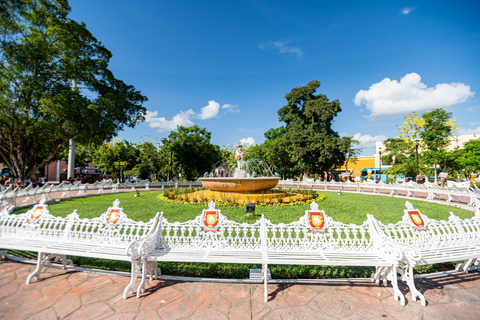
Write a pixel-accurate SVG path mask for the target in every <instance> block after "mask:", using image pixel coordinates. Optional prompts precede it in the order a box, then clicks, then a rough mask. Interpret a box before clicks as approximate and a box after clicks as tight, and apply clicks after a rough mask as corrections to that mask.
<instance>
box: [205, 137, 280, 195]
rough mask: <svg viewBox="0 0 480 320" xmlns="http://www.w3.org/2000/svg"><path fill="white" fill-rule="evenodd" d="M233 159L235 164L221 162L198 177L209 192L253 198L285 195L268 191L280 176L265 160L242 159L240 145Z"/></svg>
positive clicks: (273, 186)
mask: <svg viewBox="0 0 480 320" xmlns="http://www.w3.org/2000/svg"><path fill="white" fill-rule="evenodd" d="M235 159H236V160H237V163H236V164H235V163H228V162H223V163H220V165H219V166H217V167H216V168H215V169H214V170H212V172H210V173H205V176H204V177H203V178H200V180H201V181H202V184H203V186H204V187H205V188H207V189H209V190H210V191H211V192H216V193H222V196H223V197H225V196H227V197H232V196H233V197H235V196H236V197H237V198H238V197H240V198H245V197H248V199H255V198H258V197H264V198H274V197H279V196H285V195H286V194H285V193H281V192H280V193H277V192H271V191H269V190H270V189H273V188H275V186H276V185H277V184H278V182H279V181H280V177H278V176H275V175H274V174H273V173H272V171H271V170H270V168H268V166H267V165H266V164H265V162H263V161H260V160H257V159H250V160H248V161H244V160H243V151H242V148H241V146H240V147H239V148H238V149H237V151H236V153H235Z"/></svg>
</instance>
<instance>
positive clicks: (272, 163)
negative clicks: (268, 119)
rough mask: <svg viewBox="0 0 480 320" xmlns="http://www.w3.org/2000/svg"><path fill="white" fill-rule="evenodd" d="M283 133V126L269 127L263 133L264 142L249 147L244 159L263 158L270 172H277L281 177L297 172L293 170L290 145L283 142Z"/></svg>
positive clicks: (293, 164)
mask: <svg viewBox="0 0 480 320" xmlns="http://www.w3.org/2000/svg"><path fill="white" fill-rule="evenodd" d="M284 134H285V127H279V128H271V129H269V130H268V131H267V132H265V133H264V136H265V138H266V140H265V142H264V143H262V144H261V145H256V146H253V147H251V148H249V149H248V153H247V156H246V159H248V158H257V159H260V160H263V161H264V162H265V163H266V164H267V165H268V166H269V168H270V170H271V171H272V173H279V174H280V175H281V176H282V177H289V176H291V175H296V174H298V171H295V163H294V159H295V157H294V155H293V150H292V146H291V145H288V144H287V143H286V142H285V139H284Z"/></svg>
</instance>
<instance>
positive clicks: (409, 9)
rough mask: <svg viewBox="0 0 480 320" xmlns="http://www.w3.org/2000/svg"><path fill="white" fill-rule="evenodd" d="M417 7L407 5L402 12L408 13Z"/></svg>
mask: <svg viewBox="0 0 480 320" xmlns="http://www.w3.org/2000/svg"><path fill="white" fill-rule="evenodd" d="M415 9H417V8H416V7H405V8H403V9H402V13H403V14H405V15H407V14H409V13H410V12H412V11H413V10H415Z"/></svg>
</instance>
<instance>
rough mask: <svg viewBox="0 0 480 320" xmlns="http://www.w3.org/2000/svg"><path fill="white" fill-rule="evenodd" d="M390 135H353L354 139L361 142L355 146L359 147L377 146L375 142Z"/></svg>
mask: <svg viewBox="0 0 480 320" xmlns="http://www.w3.org/2000/svg"><path fill="white" fill-rule="evenodd" d="M387 138H388V137H387V136H385V135H383V134H381V135H378V136H374V137H372V136H371V135H369V134H365V135H363V134H361V133H355V134H354V135H353V139H354V140H357V141H359V142H360V144H358V145H357V146H355V147H358V148H371V147H375V143H376V142H377V141H383V140H385V139H387Z"/></svg>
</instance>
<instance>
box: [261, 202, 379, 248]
mask: <svg viewBox="0 0 480 320" xmlns="http://www.w3.org/2000/svg"><path fill="white" fill-rule="evenodd" d="M310 208H311V210H306V211H305V215H304V216H302V217H300V219H299V220H298V221H295V222H292V223H288V224H283V223H280V224H273V223H271V222H270V221H269V220H266V226H265V228H266V237H265V240H266V247H267V250H268V251H317V250H318V251H326V252H332V251H350V252H352V253H354V252H358V251H362V252H365V251H376V250H377V249H378V246H377V245H376V243H375V242H374V239H375V237H374V236H373V235H371V234H370V227H369V221H368V220H366V221H364V222H363V223H362V224H361V225H355V224H344V223H341V222H338V221H335V220H333V219H332V218H331V217H329V216H328V215H326V214H325V212H324V211H321V210H318V205H317V203H315V202H312V204H311V205H310Z"/></svg>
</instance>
